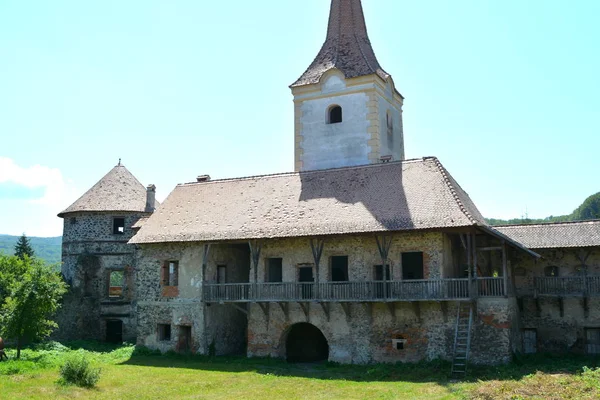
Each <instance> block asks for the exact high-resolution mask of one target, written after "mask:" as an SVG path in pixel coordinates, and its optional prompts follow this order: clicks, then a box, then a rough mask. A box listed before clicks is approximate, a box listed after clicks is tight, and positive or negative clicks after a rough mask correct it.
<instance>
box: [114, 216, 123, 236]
mask: <svg viewBox="0 0 600 400" xmlns="http://www.w3.org/2000/svg"><path fill="white" fill-rule="evenodd" d="M123 233H125V218H113V234H115V235H122V234H123Z"/></svg>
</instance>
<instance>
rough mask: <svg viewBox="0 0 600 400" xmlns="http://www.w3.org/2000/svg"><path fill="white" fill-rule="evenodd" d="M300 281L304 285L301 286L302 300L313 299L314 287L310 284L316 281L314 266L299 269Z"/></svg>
mask: <svg viewBox="0 0 600 400" xmlns="http://www.w3.org/2000/svg"><path fill="white" fill-rule="evenodd" d="M298 281H299V282H301V283H303V285H301V286H300V287H301V291H302V298H303V299H312V298H313V285H311V284H310V283H311V282H314V281H315V277H314V275H313V267H312V265H311V266H308V265H304V266H301V267H299V268H298Z"/></svg>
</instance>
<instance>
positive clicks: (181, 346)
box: [177, 326, 192, 353]
mask: <svg viewBox="0 0 600 400" xmlns="http://www.w3.org/2000/svg"><path fill="white" fill-rule="evenodd" d="M177 350H179V351H180V352H182V353H187V352H190V351H192V327H191V326H180V327H179V340H178V341H177Z"/></svg>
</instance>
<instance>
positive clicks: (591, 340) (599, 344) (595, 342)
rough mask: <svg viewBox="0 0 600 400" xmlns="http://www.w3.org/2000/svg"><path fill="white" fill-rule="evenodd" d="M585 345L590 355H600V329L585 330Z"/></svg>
mask: <svg viewBox="0 0 600 400" xmlns="http://www.w3.org/2000/svg"><path fill="white" fill-rule="evenodd" d="M585 344H586V351H587V353H588V354H600V328H587V329H586V330H585Z"/></svg>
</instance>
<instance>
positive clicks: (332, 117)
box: [328, 106, 342, 124]
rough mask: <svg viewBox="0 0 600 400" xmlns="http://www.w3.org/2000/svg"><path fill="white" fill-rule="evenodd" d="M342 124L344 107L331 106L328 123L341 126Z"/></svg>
mask: <svg viewBox="0 0 600 400" xmlns="http://www.w3.org/2000/svg"><path fill="white" fill-rule="evenodd" d="M340 122H342V107H340V106H331V107H330V108H329V115H328V123H330V124H339V123H340Z"/></svg>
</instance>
